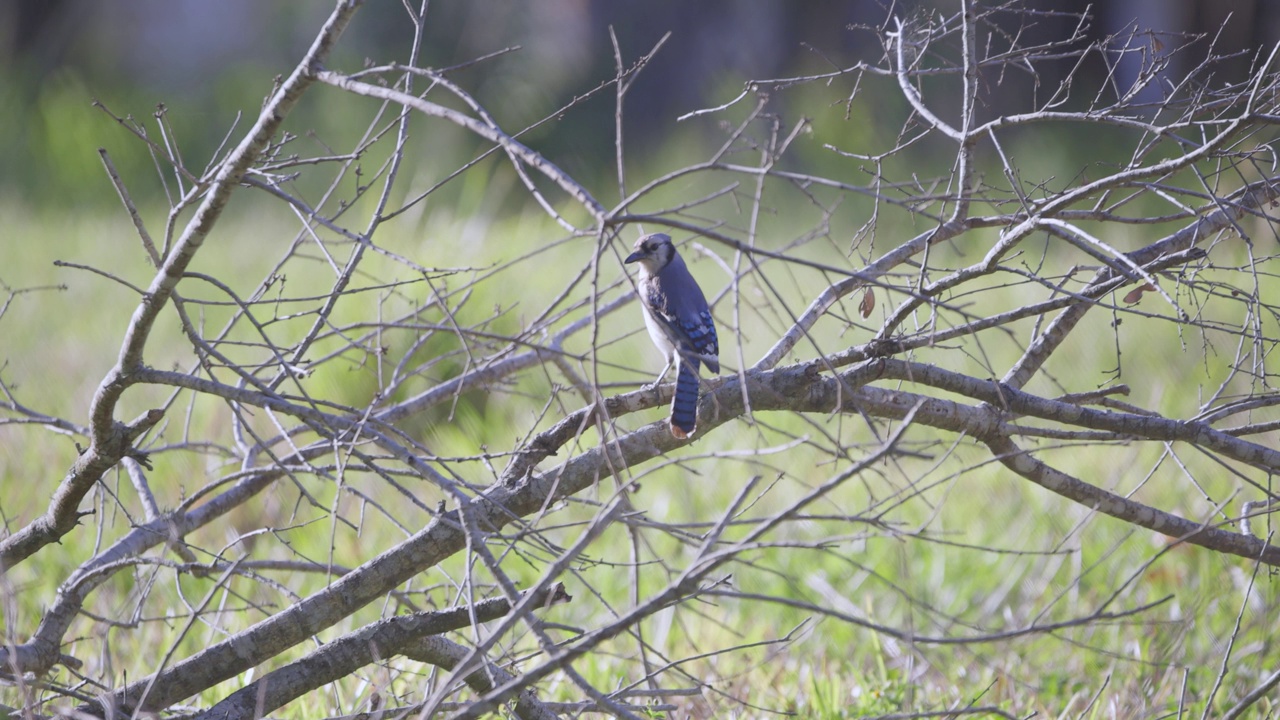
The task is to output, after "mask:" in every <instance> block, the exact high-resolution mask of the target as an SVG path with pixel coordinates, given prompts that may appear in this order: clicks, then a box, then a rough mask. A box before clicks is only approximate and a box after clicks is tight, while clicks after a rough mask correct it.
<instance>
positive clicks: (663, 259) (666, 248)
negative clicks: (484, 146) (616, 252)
mask: <svg viewBox="0 0 1280 720" xmlns="http://www.w3.org/2000/svg"><path fill="white" fill-rule="evenodd" d="M633 250H634V252H632V253H631V254H630V255H628V256H627V259H626V260H623V262H624V263H633V262H638V263H640V265H641V266H643V267H644V269H645V270H648V271H649V272H650V273H656V272H658V271H659V270H661V269H662V268H664V267H666V266H667V263H669V262H671V258H673V257H675V254H676V248H675V246H674V245H672V244H671V236H670V235H667V234H666V233H653V234H652V235H645V236H644V237H642V238H640V239H639V240H637V241H636V245H635V248H633Z"/></svg>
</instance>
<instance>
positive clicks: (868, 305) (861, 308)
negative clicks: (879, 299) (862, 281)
mask: <svg viewBox="0 0 1280 720" xmlns="http://www.w3.org/2000/svg"><path fill="white" fill-rule="evenodd" d="M875 309H876V294H875V293H873V292H871V290H870V288H868V289H867V291H866V292H865V293H863V294H862V302H860V303H858V312H860V313H862V319H863V320H866V319H867V318H869V317H871V311H872V310H875Z"/></svg>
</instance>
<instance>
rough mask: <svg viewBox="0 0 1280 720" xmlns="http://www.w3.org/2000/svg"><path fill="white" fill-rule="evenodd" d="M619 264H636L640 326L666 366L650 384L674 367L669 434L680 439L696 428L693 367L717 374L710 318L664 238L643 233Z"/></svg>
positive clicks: (704, 300) (716, 349)
mask: <svg viewBox="0 0 1280 720" xmlns="http://www.w3.org/2000/svg"><path fill="white" fill-rule="evenodd" d="M623 262H625V263H634V262H638V263H640V279H639V281H638V282H637V283H636V285H637V289H638V290H639V291H640V304H641V305H642V306H643V307H644V324H645V327H647V328H648V329H649V337H651V338H653V344H654V345H657V346H658V349H659V350H661V351H662V353H663V354H664V355H666V356H667V367H666V369H664V370H663V371H662V374H661V375H659V376H658V379H657V380H656V381H655V384H657V383H658V382H661V381H662V378H664V377H666V375H667V372H668V371H670V370H671V366H672V365H673V364H674V365H676V368H677V369H676V394H675V397H674V398H673V399H672V400H671V434H672V435H673V436H675V437H676V438H677V439H679V440H683V439H685V438H687V437H689V435H691V434H692V433H693V431H694V429H695V428H696V427H697V425H698V365H699V364H700V363H706V365H707V369H708V370H710V371H711V372H713V373H719V372H720V360H719V358H718V356H719V355H720V344H719V343H718V342H717V341H716V323H715V320H713V319H712V318H711V309H710V308H708V307H707V298H706V297H705V296H704V295H703V294H702V288H700V287H698V282H697V281H696V280H694V279H693V276H692V275H690V274H689V268H687V267H685V264H684V260H682V259H681V258H680V254H679V253H677V252H676V248H675V246H674V245H672V244H671V236H670V235H666V234H663V233H654V234H652V235H645V236H644V237H642V238H640V239H639V240H637V241H636V245H635V252H633V253H631V254H630V255H628V256H627V259H626V260H624V261H623Z"/></svg>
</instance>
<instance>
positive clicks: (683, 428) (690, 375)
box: [671, 357, 698, 440]
mask: <svg viewBox="0 0 1280 720" xmlns="http://www.w3.org/2000/svg"><path fill="white" fill-rule="evenodd" d="M697 426H698V361H697V360H689V359H686V358H683V357H682V358H680V362H679V365H678V366H677V370H676V395H675V397H674V398H672V399H671V434H672V435H673V436H675V437H676V439H678V440H683V439H685V438H687V437H689V436H690V435H691V434H693V431H694V429H695V428H696V427H697Z"/></svg>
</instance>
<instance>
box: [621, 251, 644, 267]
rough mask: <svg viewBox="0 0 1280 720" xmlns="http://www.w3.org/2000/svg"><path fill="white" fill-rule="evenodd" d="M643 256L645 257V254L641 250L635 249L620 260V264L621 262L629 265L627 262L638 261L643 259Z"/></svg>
mask: <svg viewBox="0 0 1280 720" xmlns="http://www.w3.org/2000/svg"><path fill="white" fill-rule="evenodd" d="M644 258H645V254H644V253H643V252H642V251H640V250H637V251H635V252H633V253H631V254H630V255H628V256H627V259H626V260H623V261H622V264H623V265H629V264H631V263H633V262H638V261H640V260H643V259H644Z"/></svg>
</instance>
